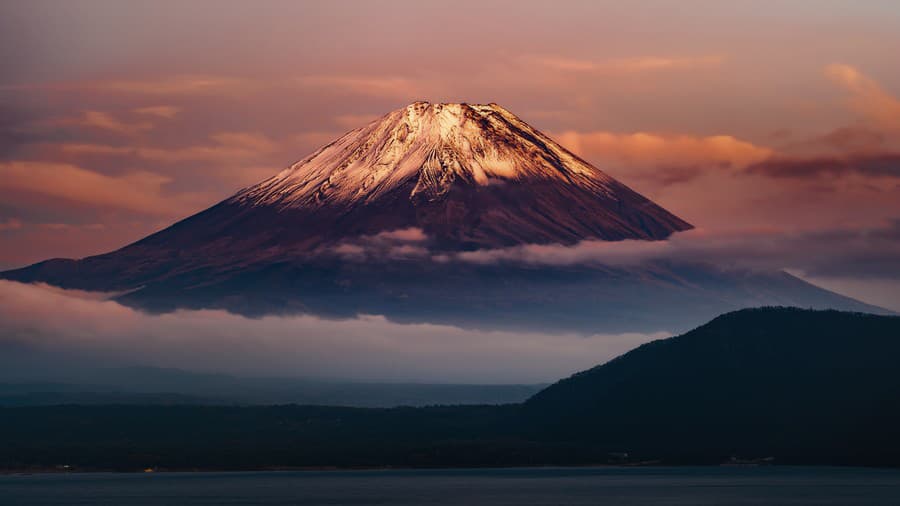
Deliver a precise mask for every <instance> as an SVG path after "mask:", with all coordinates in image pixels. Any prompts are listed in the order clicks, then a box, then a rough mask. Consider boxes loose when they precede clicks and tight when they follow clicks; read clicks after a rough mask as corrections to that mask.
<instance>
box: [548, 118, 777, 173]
mask: <svg viewBox="0 0 900 506" xmlns="http://www.w3.org/2000/svg"><path fill="white" fill-rule="evenodd" d="M554 137H555V138H556V139H557V140H558V141H559V143H560V144H562V145H563V146H565V147H566V148H567V149H570V150H571V151H573V152H574V153H575V154H577V155H579V156H581V157H583V158H587V159H589V160H591V161H593V162H595V163H596V164H597V165H598V166H599V167H601V168H604V167H607V166H613V167H615V168H619V169H622V173H623V174H626V175H627V176H628V177H629V178H633V179H648V180H653V181H657V182H659V183H661V184H671V183H678V182H685V181H688V180H690V179H693V178H694V177H696V176H697V175H699V174H702V173H703V172H704V171H710V170H723V169H743V168H745V167H747V166H749V165H751V164H754V163H758V162H761V161H763V160H765V159H767V158H769V157H770V156H772V154H773V150H772V149H770V148H767V147H764V146H758V145H755V144H753V143H751V142H748V141H744V140H741V139H737V138H735V137H732V136H730V135H716V136H708V137H698V136H692V135H685V134H676V135H663V134H655V133H648V132H635V133H614V132H603V131H593V132H576V131H566V132H562V133H559V134H556V135H554Z"/></svg>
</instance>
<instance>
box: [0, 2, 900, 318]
mask: <svg viewBox="0 0 900 506" xmlns="http://www.w3.org/2000/svg"><path fill="white" fill-rule="evenodd" d="M898 28H900V5H898V4H897V2H894V1H890V0H884V1H878V0H872V1H867V2H852V1H833V0H820V1H800V0H794V1H790V0H786V1H777V2H776V1H729V2H720V1H705V0H697V1H693V2H683V1H633V2H623V1H616V2H605V1H584V2H581V1H568V2H566V1H563V2H545V1H514V2H513V1H509V2H507V1H485V0H481V1H477V2H476V1H461V2H441V3H438V2H419V1H403V0H397V1H371V2H349V1H329V2H324V1H323V2H313V1H309V2H297V1H284V2H282V1H274V0H269V1H261V2H243V1H234V2H230V1H224V0H220V1H213V0H209V1H206V0H204V1H199V0H189V1H174V0H161V1H156V2H120V1H116V0H109V1H100V0H96V1H87V0H73V1H61V0H59V1H46V0H31V1H28V2H2V3H0V269H5V268H14V267H20V266H24V265H27V264H30V263H33V262H36V261H40V260H43V259H47V258H51V257H83V256H87V255H91V254H97V253H102V252H106V251H109V250H112V249H115V248H118V247H121V246H123V245H125V244H127V243H129V242H132V241H135V240H137V239H140V238H141V237H143V236H145V235H147V234H149V233H151V232H154V231H156V230H159V229H161V228H164V227H166V226H168V225H169V224H171V223H173V222H175V221H177V220H178V219H180V218H183V217H185V216H188V215H190V214H192V213H194V212H197V211H200V210H202V209H204V208H206V207H208V206H210V205H212V204H214V203H216V202H218V201H219V200H221V199H223V198H225V197H227V196H229V195H231V194H232V193H234V192H235V191H236V190H238V189H240V188H242V187H245V186H247V185H251V184H253V183H255V182H258V181H260V180H262V179H265V178H266V177H268V176H270V175H272V174H274V173H276V172H278V171H279V170H281V169H282V168H284V167H286V166H288V165H290V164H291V163H293V162H294V161H297V160H299V159H301V158H303V157H305V156H306V155H307V154H309V153H310V152H312V151H313V150H315V149H316V148H317V147H319V146H321V145H323V144H325V143H327V142H328V141H330V140H332V139H333V138H335V137H337V136H338V135H340V134H341V133H343V132H345V131H347V130H350V129H353V128H356V127H358V126H361V125H363V124H365V123H366V122H368V121H371V120H372V119H375V118H377V117H379V116H381V115H383V114H385V113H387V112H389V111H391V110H393V109H397V108H400V107H403V106H405V105H406V104H408V103H410V102H413V101H416V100H426V101H431V102H470V103H487V102H496V103H499V104H501V105H502V106H504V107H505V108H507V109H509V110H510V111H512V112H513V113H515V114H516V115H518V116H519V117H521V118H522V119H524V120H525V121H527V122H529V123H530V124H532V125H533V126H535V127H536V128H538V129H540V130H542V131H544V132H546V133H548V134H549V135H551V136H552V137H554V138H555V139H556V140H558V141H559V142H560V143H561V144H562V145H563V146H565V147H567V148H568V149H570V150H572V151H574V152H575V153H576V154H579V155H581V156H582V157H584V158H585V159H587V160H588V161H590V162H591V163H593V164H595V165H596V166H597V167H599V168H601V169H602V170H604V171H606V172H608V173H609V174H610V175H612V176H614V177H616V178H618V179H620V180H621V181H623V182H624V183H626V184H628V185H629V186H631V187H632V188H634V189H635V190H637V191H639V192H640V193H642V194H644V195H646V196H647V197H649V198H651V199H652V200H654V201H656V202H657V203H659V204H661V205H662V206H664V207H665V208H667V209H668V210H670V211H671V212H673V213H674V214H676V215H678V216H680V217H682V218H684V219H686V220H687V221H689V222H690V223H692V224H693V225H695V226H696V227H697V228H698V231H696V232H692V233H693V234H695V235H696V236H697V237H701V238H702V240H703V241H706V243H709V244H713V245H714V246H715V248H719V249H717V250H716V251H721V250H722V249H721V248H722V247H723V246H722V245H723V244H726V245H727V251H729V252H730V253H729V254H733V255H736V256H737V257H745V258H748V259H750V260H753V259H759V258H765V264H766V266H767V267H776V268H784V269H788V270H789V271H790V272H792V273H795V274H798V275H800V276H802V277H804V278H805V279H808V280H811V281H814V282H815V283H817V284H820V285H822V286H825V287H827V288H831V289H835V290H838V291H840V292H842V293H845V294H848V295H852V296H855V297H857V298H860V299H862V300H864V301H866V302H870V303H874V304H879V305H882V306H884V307H888V308H891V309H894V310H900V66H898V65H896V64H895V62H894V60H895V59H896V58H895V57H894V55H896V54H900V29H898ZM682 244H683V243H682ZM588 246H589V247H594V246H591V245H588ZM688 251H689V252H690V248H688ZM579 254H580V253H578V252H577V251H576V252H575V253H573V255H574V256H575V257H576V258H578V255H579Z"/></svg>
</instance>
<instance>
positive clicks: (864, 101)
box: [825, 63, 900, 130]
mask: <svg viewBox="0 0 900 506" xmlns="http://www.w3.org/2000/svg"><path fill="white" fill-rule="evenodd" d="M825 75H827V76H828V77H829V78H830V79H831V80H832V81H834V82H835V83H837V84H839V85H841V86H842V87H843V88H844V89H846V90H847V91H848V92H850V94H851V97H850V105H851V107H853V108H854V109H855V110H856V111H857V112H859V113H860V114H862V115H863V116H865V117H866V118H868V119H870V120H871V121H873V122H874V123H876V124H877V125H879V126H881V127H883V128H888V129H891V130H900V100H898V99H897V97H895V96H893V95H891V94H890V93H888V92H887V91H886V90H885V89H884V88H882V87H881V85H880V84H879V83H878V82H877V81H875V80H874V79H872V78H870V77H868V76H866V75H865V74H863V73H862V72H860V71H859V70H858V69H856V68H855V67H852V66H850V65H845V64H839V63H835V64H832V65H828V66H827V67H825Z"/></svg>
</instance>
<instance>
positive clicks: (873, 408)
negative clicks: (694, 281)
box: [525, 308, 900, 457]
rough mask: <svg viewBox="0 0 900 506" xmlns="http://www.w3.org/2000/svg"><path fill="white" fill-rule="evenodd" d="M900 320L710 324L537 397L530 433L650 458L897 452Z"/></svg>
mask: <svg viewBox="0 0 900 506" xmlns="http://www.w3.org/2000/svg"><path fill="white" fill-rule="evenodd" d="M898 355H900V317H892V316H875V315H868V314H860V313H845V312H838V311H809V310H801V309H795V308H762V309H749V310H743V311H738V312H734V313H730V314H726V315H723V316H720V317H718V318H716V319H714V320H713V321H711V322H709V323H708V324H706V325H703V326H701V327H699V328H697V329H694V330H692V331H690V332H688V333H686V334H684V335H681V336H678V337H674V338H671V339H664V340H660V341H655V342H652V343H648V344H645V345H643V346H641V347H639V348H637V349H635V350H633V351H631V352H629V353H626V354H625V355H622V356H620V357H618V358H616V359H614V360H612V361H610V362H608V363H606V364H604V365H601V366H598V367H595V368H593V369H590V370H587V371H584V372H581V373H578V374H576V375H574V376H572V377H570V378H568V379H564V380H562V381H560V382H558V383H556V384H554V385H552V386H550V387H548V388H547V389H545V390H543V391H541V392H540V393H538V394H537V395H535V396H534V397H532V398H531V399H529V400H528V401H527V403H526V404H525V411H526V413H527V417H528V418H529V420H530V423H532V430H533V431H534V432H535V433H537V434H540V435H541V437H547V438H550V439H574V440H582V441H591V442H594V443H597V444H601V445H609V446H610V447H617V448H620V449H623V450H631V451H641V452H648V451H653V452H657V454H663V453H667V454H669V455H671V454H673V453H681V454H689V453H693V454H704V453H707V454H714V453H715V452H720V454H721V452H723V451H725V452H736V453H738V454H741V455H749V456H757V457H761V456H767V455H778V456H781V457H785V456H790V455H791V454H792V453H793V454H794V455H801V454H802V455H805V456H815V455H818V456H823V457H824V456H831V457H836V456H848V455H853V454H857V453H868V454H869V455H877V454H878V452H879V449H880V448H883V449H884V451H885V452H887V451H888V450H889V449H890V451H893V452H895V453H896V451H897V450H898V449H900V408H898V407H897V403H896V399H898V398H900V373H898V370H897V367H896V357H897V356H898Z"/></svg>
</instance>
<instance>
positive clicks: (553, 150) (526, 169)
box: [230, 102, 616, 209]
mask: <svg viewBox="0 0 900 506" xmlns="http://www.w3.org/2000/svg"><path fill="white" fill-rule="evenodd" d="M542 179H543V180H556V181H557V182H559V183H562V184H569V185H577V186H580V187H582V188H583V189H586V190H589V191H592V192H596V193H599V194H603V195H604V196H606V197H607V198H615V197H614V191H613V190H612V188H611V185H615V184H616V183H615V181H614V180H613V179H612V178H610V177H609V176H607V175H606V174H604V173H603V172H601V171H600V170H598V169H596V168H594V167H592V166H591V165H589V164H587V163H586V162H584V161H582V160H581V159H579V158H578V157H576V156H575V155H573V154H571V153H570V152H568V151H567V150H565V149H564V148H563V147H561V146H560V145H559V144H557V143H556V142H554V141H553V140H551V139H550V138H549V137H547V136H546V135H544V134H543V133H541V132H539V131H537V130H536V129H534V128H532V127H531V126H529V125H528V124H527V123H525V122H524V121H522V120H520V119H519V118H518V117H516V116H515V115H514V114H512V113H511V112H509V111H507V110H506V109H504V108H503V107H500V106H499V105H497V104H465V103H459V104H444V103H429V102H414V103H412V104H409V105H408V106H406V107H404V108H402V109H398V110H395V111H393V112H390V113H388V114H387V115H385V116H383V117H382V118H380V119H378V120H375V121H373V122H371V123H369V124H368V125H366V126H364V127H361V128H358V129H356V130H352V131H350V132H348V133H347V134H345V135H343V136H342V137H340V138H338V139H337V140H335V141H334V142H332V143H330V144H328V145H326V146H324V147H322V148H320V149H319V150H318V151H316V152H315V153H313V154H312V155H310V156H308V157H307V158H304V159H303V160H301V161H299V162H297V163H295V164H293V165H292V166H290V167H288V168H287V169H285V170H284V171H282V172H280V173H279V174H277V175H276V176H274V177H272V178H270V179H267V180H266V181H263V182H262V183H260V184H258V185H256V186H252V187H250V188H247V189H245V190H243V191H241V192H240V193H238V194H237V195H235V196H234V197H233V198H232V199H230V201H231V202H235V203H240V204H243V205H254V206H255V205H266V206H275V207H277V208H281V209H284V208H296V207H319V206H325V205H328V206H339V207H344V206H346V205H349V204H351V203H368V202H372V201H374V200H377V199H379V198H380V197H382V196H384V195H387V194H393V192H394V191H404V192H408V194H407V196H408V197H410V198H413V197H415V198H425V199H428V200H434V199H439V198H440V197H441V196H442V195H444V194H446V193H447V192H448V191H449V190H450V188H451V187H452V186H453V185H454V184H465V185H472V186H486V185H490V184H492V183H495V182H513V181H523V180H542Z"/></svg>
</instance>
